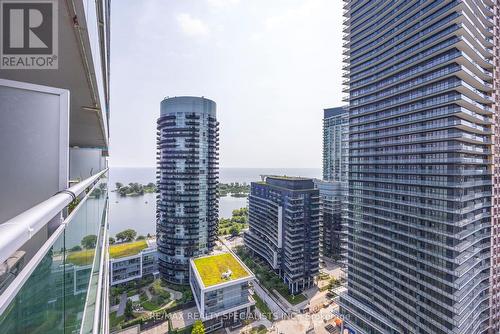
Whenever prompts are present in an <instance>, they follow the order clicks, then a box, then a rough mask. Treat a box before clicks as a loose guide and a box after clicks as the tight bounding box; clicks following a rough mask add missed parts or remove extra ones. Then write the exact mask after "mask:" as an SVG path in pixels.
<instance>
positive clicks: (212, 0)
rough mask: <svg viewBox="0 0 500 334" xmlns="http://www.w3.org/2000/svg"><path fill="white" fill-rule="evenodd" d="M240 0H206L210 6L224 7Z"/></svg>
mask: <svg viewBox="0 0 500 334" xmlns="http://www.w3.org/2000/svg"><path fill="white" fill-rule="evenodd" d="M239 2H240V0H207V3H208V4H209V5H210V6H212V7H218V8H220V7H226V6H230V5H235V4H237V3H239Z"/></svg>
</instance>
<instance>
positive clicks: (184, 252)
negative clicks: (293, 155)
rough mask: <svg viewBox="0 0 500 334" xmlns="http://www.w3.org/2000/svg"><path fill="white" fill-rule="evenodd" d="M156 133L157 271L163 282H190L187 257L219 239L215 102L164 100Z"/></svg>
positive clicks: (179, 99) (217, 140)
mask: <svg viewBox="0 0 500 334" xmlns="http://www.w3.org/2000/svg"><path fill="white" fill-rule="evenodd" d="M157 134H158V137H157V144H158V151H157V159H158V172H157V183H158V192H159V196H158V201H157V210H156V211H157V214H156V216H157V235H158V241H157V244H158V254H159V255H158V256H159V268H160V274H161V278H162V279H163V280H165V281H168V282H172V283H176V284H189V258H191V257H194V256H199V255H203V254H207V253H208V252H209V251H210V250H211V249H212V248H213V246H214V244H215V240H216V238H217V224H218V207H219V204H218V199H217V183H218V150H219V123H218V122H217V119H216V104H215V102H214V101H212V100H209V99H207V98H204V97H191V96H181V97H174V98H166V99H164V100H163V101H162V102H161V115H160V118H159V119H158V133H157Z"/></svg>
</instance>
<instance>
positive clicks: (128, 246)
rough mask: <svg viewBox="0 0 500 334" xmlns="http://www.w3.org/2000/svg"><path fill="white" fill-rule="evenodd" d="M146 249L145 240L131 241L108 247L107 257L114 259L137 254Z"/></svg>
mask: <svg viewBox="0 0 500 334" xmlns="http://www.w3.org/2000/svg"><path fill="white" fill-rule="evenodd" d="M146 248H148V243H147V242H146V240H138V241H132V242H127V243H122V244H114V245H110V246H109V257H111V258H113V259H116V258H120V257H126V256H131V255H137V254H139V253H140V252H141V251H142V250H143V249H146Z"/></svg>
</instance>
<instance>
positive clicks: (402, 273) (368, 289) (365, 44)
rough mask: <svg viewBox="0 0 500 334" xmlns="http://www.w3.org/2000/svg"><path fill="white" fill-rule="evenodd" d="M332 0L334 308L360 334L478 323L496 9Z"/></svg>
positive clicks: (458, 328) (483, 291)
mask: <svg viewBox="0 0 500 334" xmlns="http://www.w3.org/2000/svg"><path fill="white" fill-rule="evenodd" d="M345 9H346V16H347V19H346V21H345V30H344V31H345V32H346V37H345V38H346V44H345V46H346V51H345V54H346V56H347V57H346V62H347V65H346V66H345V70H346V71H347V72H346V76H347V79H348V80H347V83H348V90H349V98H350V99H349V199H348V213H347V216H348V221H347V225H348V250H347V251H348V253H347V254H348V293H347V294H346V295H344V296H342V297H341V312H342V313H343V314H345V315H346V318H347V323H351V324H352V325H353V326H356V327H357V329H358V331H361V332H363V331H364V332H367V333H377V334H378V333H436V334H449V333H453V334H462V333H485V332H487V331H488V330H489V329H490V327H489V326H490V323H489V320H490V302H489V301H490V267H491V264H490V257H491V252H490V245H491V222H492V217H491V206H492V170H491V163H492V146H491V144H492V136H491V134H492V121H493V118H492V115H493V113H492V112H493V108H492V104H493V103H494V100H493V98H492V92H493V88H494V86H493V85H492V82H493V71H494V61H493V60H494V52H493V47H494V39H495V40H496V39H497V37H498V36H495V30H498V27H496V26H495V23H494V21H493V19H492V18H493V16H494V12H497V11H498V8H496V5H495V4H494V2H493V1H487V0H460V1H459V0H446V1H445V0H435V1H414V0H403V1H389V0H386V1H363V0H351V1H346V2H345ZM496 15H498V13H497V14H496ZM495 43H496V42H495ZM493 332H494V333H498V331H496V330H493V331H492V333H493Z"/></svg>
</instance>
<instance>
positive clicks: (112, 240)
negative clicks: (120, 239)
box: [109, 237, 116, 245]
mask: <svg viewBox="0 0 500 334" xmlns="http://www.w3.org/2000/svg"><path fill="white" fill-rule="evenodd" d="M115 242H116V240H115V238H113V237H109V244H110V245H112V244H114V243H115Z"/></svg>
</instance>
